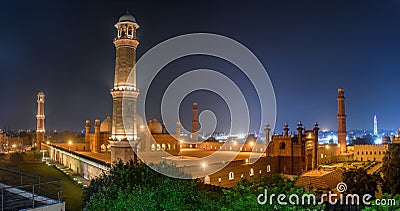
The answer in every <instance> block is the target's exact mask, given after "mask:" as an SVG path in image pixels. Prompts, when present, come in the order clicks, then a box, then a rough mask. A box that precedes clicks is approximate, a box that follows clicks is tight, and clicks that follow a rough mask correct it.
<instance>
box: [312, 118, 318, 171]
mask: <svg viewBox="0 0 400 211" xmlns="http://www.w3.org/2000/svg"><path fill="white" fill-rule="evenodd" d="M313 132H314V144H313V158H312V168H313V169H317V167H318V132H319V127H318V122H315V123H314V128H313Z"/></svg>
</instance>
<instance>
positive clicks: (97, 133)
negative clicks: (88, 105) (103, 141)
mask: <svg viewBox="0 0 400 211" xmlns="http://www.w3.org/2000/svg"><path fill="white" fill-rule="evenodd" d="M92 141H93V143H92V152H94V153H99V152H100V150H101V149H100V120H99V119H96V120H94V139H93V140H92Z"/></svg>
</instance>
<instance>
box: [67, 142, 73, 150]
mask: <svg viewBox="0 0 400 211" xmlns="http://www.w3.org/2000/svg"><path fill="white" fill-rule="evenodd" d="M71 144H72V141H68V151H71Z"/></svg>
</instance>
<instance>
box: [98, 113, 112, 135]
mask: <svg viewBox="0 0 400 211" xmlns="http://www.w3.org/2000/svg"><path fill="white" fill-rule="evenodd" d="M111 130H112V121H111V117H110V114H108V115H107V118H106V119H105V120H104V121H103V122H102V123H101V125H100V133H111Z"/></svg>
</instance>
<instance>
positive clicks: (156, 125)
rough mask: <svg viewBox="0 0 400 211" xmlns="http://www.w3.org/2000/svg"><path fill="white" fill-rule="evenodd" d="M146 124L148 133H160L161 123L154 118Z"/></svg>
mask: <svg viewBox="0 0 400 211" xmlns="http://www.w3.org/2000/svg"><path fill="white" fill-rule="evenodd" d="M148 126H149V130H150V133H162V125H161V123H160V122H158V120H157V119H155V118H154V119H152V120H150V121H149V124H148Z"/></svg>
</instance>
